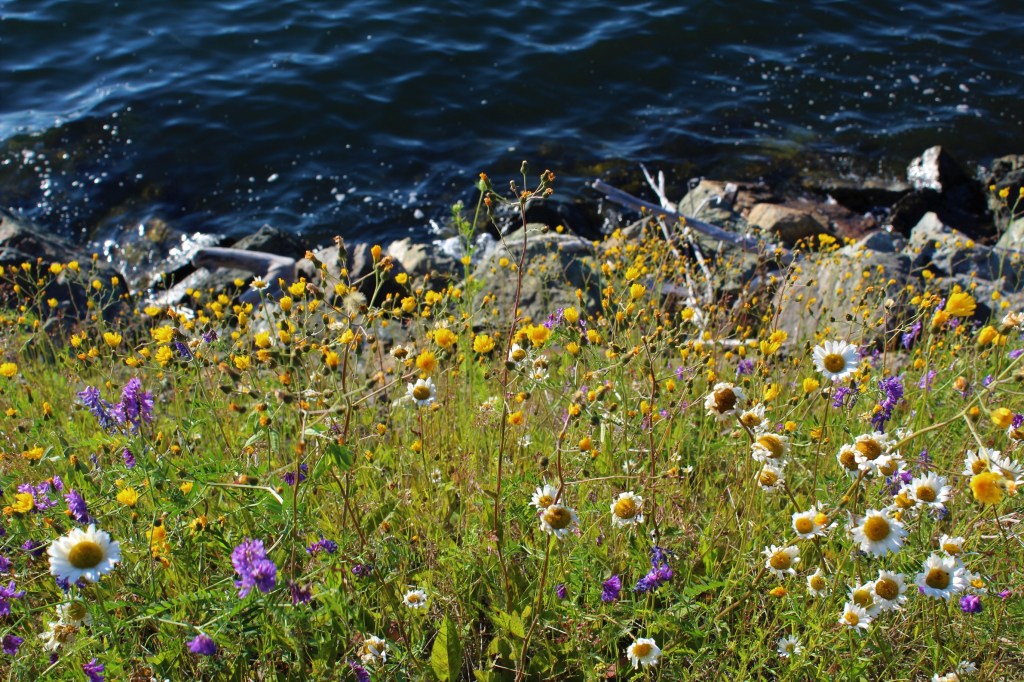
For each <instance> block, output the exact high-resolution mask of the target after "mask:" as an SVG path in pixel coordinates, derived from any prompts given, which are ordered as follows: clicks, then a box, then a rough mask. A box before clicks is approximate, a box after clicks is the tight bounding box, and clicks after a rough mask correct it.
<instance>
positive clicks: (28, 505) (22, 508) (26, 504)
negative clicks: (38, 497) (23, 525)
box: [4, 493, 36, 514]
mask: <svg viewBox="0 0 1024 682" xmlns="http://www.w3.org/2000/svg"><path fill="white" fill-rule="evenodd" d="M35 504H36V502H35V498H34V497H32V493H15V494H14V504H12V505H10V506H9V507H4V513H5V514H27V513H29V512H30V511H32V508H33V507H35Z"/></svg>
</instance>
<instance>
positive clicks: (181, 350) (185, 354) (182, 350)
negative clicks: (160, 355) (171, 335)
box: [174, 341, 195, 362]
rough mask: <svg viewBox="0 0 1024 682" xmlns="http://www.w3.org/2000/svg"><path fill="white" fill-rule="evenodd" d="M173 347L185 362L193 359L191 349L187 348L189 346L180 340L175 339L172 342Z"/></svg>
mask: <svg viewBox="0 0 1024 682" xmlns="http://www.w3.org/2000/svg"><path fill="white" fill-rule="evenodd" d="M174 348H175V349H176V350H177V351H178V354H179V355H180V356H181V357H182V358H184V360H185V361H186V362H188V361H189V360H191V359H193V358H194V357H195V356H194V355H192V351H191V350H190V349H189V347H188V346H186V345H185V344H184V343H182V342H181V341H175V342H174Z"/></svg>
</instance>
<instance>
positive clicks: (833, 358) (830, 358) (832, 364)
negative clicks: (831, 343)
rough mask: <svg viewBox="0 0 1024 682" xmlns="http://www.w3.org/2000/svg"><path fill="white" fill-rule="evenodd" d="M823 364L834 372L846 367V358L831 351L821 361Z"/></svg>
mask: <svg viewBox="0 0 1024 682" xmlns="http://www.w3.org/2000/svg"><path fill="white" fill-rule="evenodd" d="M821 364H822V366H823V367H824V368H825V369H827V370H828V371H829V372H832V373H833V374H835V373H837V372H841V371H842V370H843V368H844V367H846V358H844V357H843V356H842V355H840V354H839V353H829V354H828V355H826V356H825V357H824V358H822V361H821Z"/></svg>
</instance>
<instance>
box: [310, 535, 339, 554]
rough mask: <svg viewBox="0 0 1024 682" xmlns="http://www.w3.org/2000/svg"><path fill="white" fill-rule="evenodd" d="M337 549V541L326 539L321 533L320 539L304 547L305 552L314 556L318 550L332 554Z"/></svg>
mask: <svg viewBox="0 0 1024 682" xmlns="http://www.w3.org/2000/svg"><path fill="white" fill-rule="evenodd" d="M337 551H338V543H337V542H334V541H333V540H328V539H326V538H325V537H324V536H323V535H321V536H320V539H319V540H317V541H316V542H314V543H313V544H311V545H310V546H309V547H307V548H306V552H307V553H308V554H310V555H311V556H316V555H317V554H319V553H320V552H327V553H328V554H334V553H335V552H337Z"/></svg>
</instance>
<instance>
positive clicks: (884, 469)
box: [878, 459, 896, 476]
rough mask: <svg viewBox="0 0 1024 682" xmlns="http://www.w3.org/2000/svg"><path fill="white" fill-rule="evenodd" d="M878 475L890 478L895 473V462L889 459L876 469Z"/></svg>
mask: <svg viewBox="0 0 1024 682" xmlns="http://www.w3.org/2000/svg"><path fill="white" fill-rule="evenodd" d="M878 473H880V474H882V475H883V476H892V475H893V474H895V473H896V460H894V459H890V460H889V461H888V462H886V463H885V464H883V465H881V466H879V467H878Z"/></svg>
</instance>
